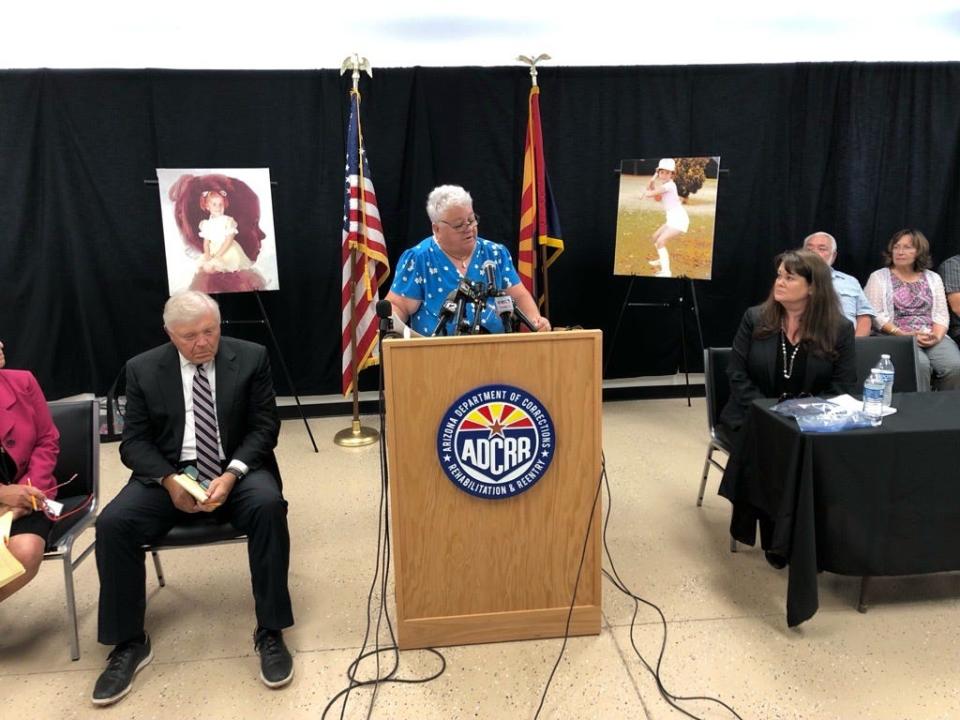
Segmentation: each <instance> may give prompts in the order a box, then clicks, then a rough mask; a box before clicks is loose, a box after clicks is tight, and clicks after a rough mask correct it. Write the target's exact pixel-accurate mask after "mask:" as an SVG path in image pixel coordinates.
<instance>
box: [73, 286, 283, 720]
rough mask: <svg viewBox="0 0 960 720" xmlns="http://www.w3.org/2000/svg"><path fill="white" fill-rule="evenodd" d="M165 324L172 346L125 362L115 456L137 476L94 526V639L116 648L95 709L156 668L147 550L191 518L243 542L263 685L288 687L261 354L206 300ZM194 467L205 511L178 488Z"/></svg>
mask: <svg viewBox="0 0 960 720" xmlns="http://www.w3.org/2000/svg"><path fill="white" fill-rule="evenodd" d="M163 322H164V328H165V329H166V331H167V335H169V337H170V342H169V343H167V344H164V345H161V346H160V347H156V348H154V349H153V350H148V351H147V352H145V353H142V354H141V355H138V356H136V357H135V358H133V359H132V360H130V361H129V362H128V363H127V409H126V424H125V426H124V429H123V440H122V442H121V443H120V457H121V459H122V460H123V463H124V464H125V465H126V466H127V467H129V468H130V469H131V470H132V471H133V474H132V476H131V478H130V481H129V482H128V483H127V485H126V486H125V487H124V488H123V489H122V490H121V491H120V492H119V493H118V494H117V496H116V497H115V498H114V499H113V501H112V502H111V503H110V504H109V505H107V507H106V508H104V510H103V512H101V513H100V516H99V518H98V519H97V551H96V552H97V570H98V572H99V574H100V609H99V640H100V642H101V643H104V644H106V645H115V647H114V649H113V651H112V652H111V653H110V655H109V658H108V661H107V667H106V669H105V670H104V671H103V673H102V674H101V675H100V677H99V678H98V679H97V683H96V686H95V687H94V690H93V698H92V699H93V702H94V704H96V705H109V704H111V703H113V702H116V701H117V700H119V699H120V698H122V697H123V696H124V695H126V694H127V693H128V692H129V691H130V687H131V685H132V682H133V677H134V675H135V674H136V673H137V672H138V671H139V670H140V669H141V668H143V667H144V666H145V665H146V664H147V663H149V662H150V660H151V659H153V651H152V648H151V644H150V637H149V636H148V635H147V634H146V632H145V631H144V609H145V606H146V599H145V579H146V571H145V568H144V551H143V549H142V546H143V545H144V544H145V543H149V542H151V541H153V540H156V539H157V538H159V537H161V536H162V535H164V534H165V533H166V532H167V531H168V530H169V529H170V528H171V527H172V526H173V525H174V524H177V523H182V522H185V521H189V520H190V519H191V517H192V516H194V514H195V513H206V512H213V513H218V514H221V515H222V516H224V517H225V518H229V519H230V520H231V521H232V522H233V524H234V525H235V526H236V527H237V528H238V529H239V530H241V531H242V532H245V533H246V534H247V535H248V536H249V543H248V553H249V560H250V574H251V577H252V581H253V595H254V600H255V605H256V615H257V627H256V630H255V631H254V647H255V649H256V651H257V653H258V654H259V655H260V677H261V679H262V680H263V682H264V683H265V684H266V685H267V686H268V687H272V688H276V687H282V686H284V685H286V684H287V683H288V682H290V680H291V679H292V678H293V660H292V658H291V656H290V653H289V651H288V650H287V648H286V646H285V644H284V642H283V635H282V632H281V631H282V630H283V629H284V628H286V627H289V626H291V625H292V624H293V613H292V610H291V607H290V594H289V591H288V589H287V569H288V565H289V557H290V536H289V533H288V530H287V503H286V501H285V500H284V499H283V495H282V494H281V491H280V475H279V471H278V469H277V462H276V458H275V457H274V455H273V448H274V447H275V446H276V444H277V436H278V434H279V430H280V419H279V416H278V414H277V407H276V402H275V397H274V392H273V381H272V379H271V376H270V364H269V360H268V357H267V351H266V348H264V347H262V346H261V345H256V344H253V343H249V342H245V341H242V340H235V339H232V338H221V337H220V309H219V307H218V306H217V303H216V302H215V301H214V300H213V299H212V298H211V297H210V296H208V295H204V294H203V293H198V292H194V291H187V292H182V293H177V294H175V295H173V296H172V297H171V298H170V299H169V300H168V301H167V304H166V306H165V307H164V311H163ZM189 465H193V466H196V468H197V469H198V470H199V475H200V477H199V479H200V480H201V481H206V482H209V485H208V488H207V494H208V499H207V501H205V502H198V501H197V500H195V499H194V497H193V496H192V495H190V494H189V493H188V492H187V491H186V490H184V489H183V488H182V487H181V486H180V485H179V484H177V482H176V481H175V480H174V476H175V475H176V474H177V473H178V472H179V471H180V470H182V469H183V468H185V467H187V466H189Z"/></svg>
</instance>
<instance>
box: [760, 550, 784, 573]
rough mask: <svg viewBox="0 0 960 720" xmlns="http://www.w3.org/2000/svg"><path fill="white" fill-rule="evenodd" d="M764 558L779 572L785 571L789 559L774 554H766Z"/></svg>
mask: <svg viewBox="0 0 960 720" xmlns="http://www.w3.org/2000/svg"><path fill="white" fill-rule="evenodd" d="M763 556H764V557H765V558H766V559H767V562H768V563H770V565H772V566H773V567H775V568H776V569H777V570H783V569H784V568H785V567H786V566H787V559H786V558H785V557H784V556H783V555H777V554H776V553H772V552H765V553H763Z"/></svg>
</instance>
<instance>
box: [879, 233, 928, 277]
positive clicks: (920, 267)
mask: <svg viewBox="0 0 960 720" xmlns="http://www.w3.org/2000/svg"><path fill="white" fill-rule="evenodd" d="M905 235H909V236H910V237H911V238H912V240H913V246H914V247H915V248H916V249H917V257H916V258H914V260H913V271H914V272H923V271H924V270H927V269H929V268H930V265H931V264H932V263H931V261H930V241H929V240H927V236H926V235H924V234H923V233H922V232H920V231H919V230H913V229H911V228H904V229H903V230H897V231H896V232H895V233H894V234H893V237H892V238H890V242H888V243H887V249H886V250H884V251H883V261H884V263H885V265H884V267H888V268H892V267H893V246H894V245H896V244H897V241H898V240H900V238H902V237H904V236H905Z"/></svg>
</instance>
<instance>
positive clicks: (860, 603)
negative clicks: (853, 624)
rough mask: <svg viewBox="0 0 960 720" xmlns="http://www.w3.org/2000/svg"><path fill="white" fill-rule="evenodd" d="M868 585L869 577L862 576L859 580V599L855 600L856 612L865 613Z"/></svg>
mask: <svg viewBox="0 0 960 720" xmlns="http://www.w3.org/2000/svg"><path fill="white" fill-rule="evenodd" d="M869 585H870V576H869V575H864V576H863V577H862V578H860V598H859V599H858V600H857V612H860V613H865V612H866V611H867V587H868V586H869Z"/></svg>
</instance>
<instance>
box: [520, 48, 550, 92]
mask: <svg viewBox="0 0 960 720" xmlns="http://www.w3.org/2000/svg"><path fill="white" fill-rule="evenodd" d="M517 60H518V61H520V62H522V63H526V64H527V65H529V66H530V82H531V83H532V84H534V85H536V84H537V63H538V62H540V61H541V60H550V56H549V55H547V54H546V53H540V54H539V55H537V56H536V57H535V58H531V57H527V56H526V55H517Z"/></svg>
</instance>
